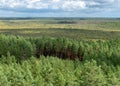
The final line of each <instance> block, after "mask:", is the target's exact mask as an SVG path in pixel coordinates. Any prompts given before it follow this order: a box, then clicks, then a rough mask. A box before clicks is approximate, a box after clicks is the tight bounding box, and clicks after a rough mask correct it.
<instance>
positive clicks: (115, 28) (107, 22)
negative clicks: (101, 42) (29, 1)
mask: <svg viewBox="0 0 120 86" xmlns="http://www.w3.org/2000/svg"><path fill="white" fill-rule="evenodd" d="M0 33H4V34H14V35H20V36H31V37H67V38H74V39H118V38H120V20H119V19H77V18H76V19H74V18H73V19H71V18H68V19H67V18H66V19H59V18H58V19H57V18H56V19H55V18H53V19H52V18H51V19H49V18H48V19H47V18H45V19H44V18H42V19H1V20H0Z"/></svg>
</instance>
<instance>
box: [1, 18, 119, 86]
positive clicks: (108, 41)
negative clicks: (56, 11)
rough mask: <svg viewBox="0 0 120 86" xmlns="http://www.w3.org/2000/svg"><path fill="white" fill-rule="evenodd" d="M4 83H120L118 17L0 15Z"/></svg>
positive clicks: (45, 85) (58, 85)
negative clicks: (10, 17) (30, 17)
mask: <svg viewBox="0 0 120 86" xmlns="http://www.w3.org/2000/svg"><path fill="white" fill-rule="evenodd" d="M0 85H1V86H119V85H120V20H119V19H91V18H90V19H86V18H85V19H79V18H77V19H74V18H70V19H59V18H56V19H54V18H52V19H49V18H45V19H44V18H42V19H41V18H40V19H36V18H35V19H34V18H32V19H29V18H26V19H16V18H15V19H4V18H3V19H0Z"/></svg>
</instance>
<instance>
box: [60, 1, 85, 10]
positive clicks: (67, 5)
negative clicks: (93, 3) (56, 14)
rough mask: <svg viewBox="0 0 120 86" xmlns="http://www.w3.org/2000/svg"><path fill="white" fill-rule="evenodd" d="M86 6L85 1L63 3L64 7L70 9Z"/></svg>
mask: <svg viewBox="0 0 120 86" xmlns="http://www.w3.org/2000/svg"><path fill="white" fill-rule="evenodd" d="M85 7H86V4H85V2H84V1H65V2H64V3H63V5H62V8H63V9H64V10H68V11H72V10H76V9H77V10H78V9H84V8H85Z"/></svg>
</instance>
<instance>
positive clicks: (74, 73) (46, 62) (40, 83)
mask: <svg viewBox="0 0 120 86" xmlns="http://www.w3.org/2000/svg"><path fill="white" fill-rule="evenodd" d="M0 85H2V86H119V85H120V66H117V67H114V66H113V65H112V64H111V65H106V64H105V62H102V61H101V64H100V65H98V64H97V62H96V61H95V60H91V61H85V62H80V61H78V60H75V61H70V60H61V59H58V58H56V57H44V56H41V57H40V59H36V58H35V57H31V58H30V59H28V60H25V61H22V63H17V62H16V59H15V57H14V56H10V54H8V56H7V57H5V56H2V58H0Z"/></svg>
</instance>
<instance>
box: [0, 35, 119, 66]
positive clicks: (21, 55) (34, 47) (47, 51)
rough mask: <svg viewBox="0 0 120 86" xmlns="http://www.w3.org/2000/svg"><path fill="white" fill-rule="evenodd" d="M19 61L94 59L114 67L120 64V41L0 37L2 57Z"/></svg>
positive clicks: (0, 54) (0, 53)
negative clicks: (49, 58)
mask: <svg viewBox="0 0 120 86" xmlns="http://www.w3.org/2000/svg"><path fill="white" fill-rule="evenodd" d="M8 52H9V53H10V54H11V55H14V56H15V57H17V59H18V60H19V59H26V58H29V57H31V56H35V57H37V58H39V57H40V55H44V56H55V57H59V58H62V59H72V60H75V59H79V60H80V61H83V60H91V59H94V60H96V61H97V62H98V63H100V62H101V61H104V62H106V64H113V65H114V66H116V65H119V64H120V53H119V52H120V40H98V41H94V40H93V41H92V40H87V41H86V40H79V41H76V40H71V39H66V38H23V37H19V36H10V35H9V36H6V35H0V56H2V55H5V56H6V54H7V53H8Z"/></svg>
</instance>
